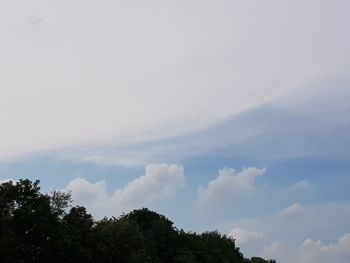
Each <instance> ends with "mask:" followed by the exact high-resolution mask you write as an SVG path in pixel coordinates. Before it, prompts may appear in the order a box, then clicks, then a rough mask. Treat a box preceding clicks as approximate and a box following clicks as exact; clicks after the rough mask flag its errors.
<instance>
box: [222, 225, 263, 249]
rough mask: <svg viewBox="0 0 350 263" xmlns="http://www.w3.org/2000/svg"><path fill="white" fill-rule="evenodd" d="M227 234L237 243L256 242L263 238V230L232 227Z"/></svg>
mask: <svg viewBox="0 0 350 263" xmlns="http://www.w3.org/2000/svg"><path fill="white" fill-rule="evenodd" d="M228 235H229V236H230V237H232V238H234V239H235V240H236V241H237V243H238V244H239V245H241V244H244V243H258V242H261V241H263V239H264V232H256V231H249V230H245V229H242V228H234V229H232V230H231V231H230V233H229V234H228Z"/></svg>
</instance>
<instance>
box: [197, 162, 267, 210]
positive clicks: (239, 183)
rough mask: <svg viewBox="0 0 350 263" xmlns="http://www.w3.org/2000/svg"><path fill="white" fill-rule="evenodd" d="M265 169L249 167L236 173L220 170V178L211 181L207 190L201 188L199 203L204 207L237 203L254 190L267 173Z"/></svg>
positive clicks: (227, 169)
mask: <svg viewBox="0 0 350 263" xmlns="http://www.w3.org/2000/svg"><path fill="white" fill-rule="evenodd" d="M265 171H266V169H265V168H261V169H258V168H255V167H248V168H244V169H243V170H242V171H241V172H238V173H236V171H235V170H234V169H229V168H224V169H221V170H219V176H218V177H217V178H215V179H214V180H212V181H210V182H209V184H208V187H207V188H203V187H199V188H198V194H199V202H200V204H202V205H209V206H210V205H220V204H222V203H230V202H232V201H235V199H237V198H239V197H240V196H241V195H244V194H246V193H249V192H251V191H252V190H253V189H254V182H255V179H256V178H257V177H259V176H261V175H263V174H264V173H265Z"/></svg>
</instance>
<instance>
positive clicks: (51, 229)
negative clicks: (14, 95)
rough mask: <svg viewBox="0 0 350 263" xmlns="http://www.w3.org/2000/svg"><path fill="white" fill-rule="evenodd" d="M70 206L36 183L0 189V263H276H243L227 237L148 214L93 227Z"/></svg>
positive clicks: (253, 262)
mask: <svg viewBox="0 0 350 263" xmlns="http://www.w3.org/2000/svg"><path fill="white" fill-rule="evenodd" d="M70 204H71V195H70V193H62V192H59V191H53V192H52V193H51V194H44V193H41V192H40V186H39V181H35V182H31V181H30V180H20V181H19V182H12V181H10V182H6V183H3V184H0V261H1V262H4V263H12V262H16V263H22V262H23V263H25V262H33V263H34V262H83V263H84V262H101V263H110V262H126V263H127V262H131V263H137V262H140V263H141V262H144V263H147V262H152V263H161V262H167V263H181V262H183V263H185V262H186V263H192V262H193V263H195V262H198V263H199V262H200V263H220V262H222V263H274V262H276V261H274V260H269V261H267V260H265V259H262V258H258V257H253V258H251V259H245V258H244V257H243V254H242V253H241V252H240V250H239V248H238V247H237V246H236V244H235V240H234V239H232V238H231V237H227V236H225V235H221V234H220V233H218V232H217V231H212V232H205V233H201V234H197V233H192V232H185V231H183V230H178V229H177V228H176V227H174V224H173V222H172V221H170V220H169V219H168V218H166V217H165V216H163V215H160V214H158V213H156V212H153V211H150V210H148V209H147V208H142V209H139V210H134V211H132V212H130V213H128V214H123V215H121V216H120V217H118V218H115V217H112V218H104V219H102V220H97V221H96V220H94V219H93V217H92V215H91V214H89V213H88V212H87V211H86V209H85V207H83V206H74V207H71V206H70Z"/></svg>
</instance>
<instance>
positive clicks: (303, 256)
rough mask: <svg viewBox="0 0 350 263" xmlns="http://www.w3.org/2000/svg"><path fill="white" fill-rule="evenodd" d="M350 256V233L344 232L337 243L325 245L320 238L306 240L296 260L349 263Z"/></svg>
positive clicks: (303, 261)
mask: <svg viewBox="0 0 350 263" xmlns="http://www.w3.org/2000/svg"><path fill="white" fill-rule="evenodd" d="M349 258H350V233H346V234H344V235H343V236H342V237H340V238H339V240H338V242H337V243H336V244H328V245H324V244H323V243H322V242H321V241H320V240H312V239H307V240H305V241H304V242H303V243H302V244H301V245H300V248H299V255H298V260H297V261H296V262H301V263H309V262H318V263H328V262H337V263H347V262H349Z"/></svg>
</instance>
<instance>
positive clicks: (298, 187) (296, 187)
mask: <svg viewBox="0 0 350 263" xmlns="http://www.w3.org/2000/svg"><path fill="white" fill-rule="evenodd" d="M309 188H310V183H309V181H308V180H302V181H300V182H297V183H295V184H294V185H292V187H290V189H289V190H291V191H294V190H307V189H309Z"/></svg>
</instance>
